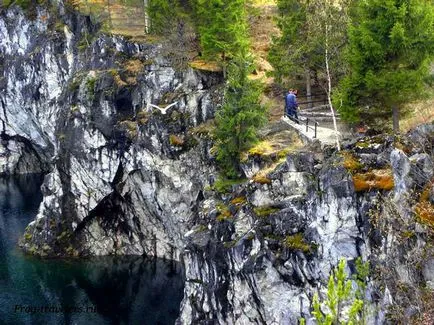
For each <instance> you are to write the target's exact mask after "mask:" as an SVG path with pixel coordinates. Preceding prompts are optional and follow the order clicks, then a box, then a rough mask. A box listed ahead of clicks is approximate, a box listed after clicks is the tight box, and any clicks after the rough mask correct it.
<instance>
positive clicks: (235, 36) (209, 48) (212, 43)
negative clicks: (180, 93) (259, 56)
mask: <svg viewBox="0 0 434 325" xmlns="http://www.w3.org/2000/svg"><path fill="white" fill-rule="evenodd" d="M195 8H196V17H197V18H196V19H197V20H198V31H199V35H200V44H201V47H202V56H203V57H205V58H207V59H211V60H217V61H218V62H220V63H221V64H222V67H223V72H224V74H226V66H227V62H228V61H229V60H230V59H232V58H234V57H235V56H236V55H237V53H240V52H243V51H245V50H246V49H247V48H248V47H249V42H248V31H247V14H246V0H197V1H196V6H195Z"/></svg>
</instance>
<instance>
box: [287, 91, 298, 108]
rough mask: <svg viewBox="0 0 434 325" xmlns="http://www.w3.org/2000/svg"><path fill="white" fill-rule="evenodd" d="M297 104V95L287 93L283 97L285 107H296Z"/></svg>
mask: <svg viewBox="0 0 434 325" xmlns="http://www.w3.org/2000/svg"><path fill="white" fill-rule="evenodd" d="M297 106H298V105H297V97H295V95H294V94H287V95H286V97H285V107H286V108H296V107H297Z"/></svg>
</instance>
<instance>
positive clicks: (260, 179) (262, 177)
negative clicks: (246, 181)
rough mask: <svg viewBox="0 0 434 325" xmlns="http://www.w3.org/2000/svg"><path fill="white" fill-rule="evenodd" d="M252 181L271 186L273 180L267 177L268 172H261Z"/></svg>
mask: <svg viewBox="0 0 434 325" xmlns="http://www.w3.org/2000/svg"><path fill="white" fill-rule="evenodd" d="M270 171H272V170H270ZM252 180H253V181H254V182H255V183H258V184H271V179H269V178H268V177H267V172H265V171H264V172H262V173H261V172H259V173H257V174H256V175H254V176H253V177H252Z"/></svg>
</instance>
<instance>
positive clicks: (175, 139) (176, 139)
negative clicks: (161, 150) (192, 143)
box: [169, 134, 184, 147]
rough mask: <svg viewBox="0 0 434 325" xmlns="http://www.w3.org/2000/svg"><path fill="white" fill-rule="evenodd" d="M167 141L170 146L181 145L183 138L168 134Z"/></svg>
mask: <svg viewBox="0 0 434 325" xmlns="http://www.w3.org/2000/svg"><path fill="white" fill-rule="evenodd" d="M169 142H170V144H171V145H172V146H175V147H182V146H183V145H184V139H182V138H181V137H178V136H177V135H175V134H171V135H170V136H169Z"/></svg>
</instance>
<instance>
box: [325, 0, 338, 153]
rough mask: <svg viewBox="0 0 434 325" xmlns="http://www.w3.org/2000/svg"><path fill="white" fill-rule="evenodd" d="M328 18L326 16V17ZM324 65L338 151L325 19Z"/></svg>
mask: <svg viewBox="0 0 434 325" xmlns="http://www.w3.org/2000/svg"><path fill="white" fill-rule="evenodd" d="M325 5H326V6H327V7H326V11H327V9H328V6H329V3H328V1H327V2H326V4H325ZM326 18H328V17H326ZM325 65H326V74H327V101H328V103H329V106H330V111H331V113H332V118H333V126H334V129H335V136H336V146H337V148H338V151H341V144H340V141H339V132H338V125H337V123H336V115H335V110H334V108H333V104H332V99H331V93H332V80H331V77H330V66H329V25H328V23H327V21H325Z"/></svg>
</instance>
